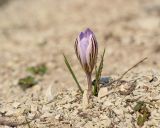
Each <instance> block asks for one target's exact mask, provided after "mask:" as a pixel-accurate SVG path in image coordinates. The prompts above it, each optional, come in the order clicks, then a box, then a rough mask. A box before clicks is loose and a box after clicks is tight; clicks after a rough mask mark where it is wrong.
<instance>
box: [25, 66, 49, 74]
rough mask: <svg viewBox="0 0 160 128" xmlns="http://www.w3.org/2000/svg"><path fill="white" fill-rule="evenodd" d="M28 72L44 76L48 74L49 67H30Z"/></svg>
mask: <svg viewBox="0 0 160 128" xmlns="http://www.w3.org/2000/svg"><path fill="white" fill-rule="evenodd" d="M27 71H29V72H31V73H32V74H34V75H44V74H45V73H46V72H47V67H46V65H45V64H41V65H37V66H32V67H28V68H27Z"/></svg>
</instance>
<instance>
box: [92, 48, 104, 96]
mask: <svg viewBox="0 0 160 128" xmlns="http://www.w3.org/2000/svg"><path fill="white" fill-rule="evenodd" d="M104 55H105V49H104V51H103V54H102V56H101V61H100V64H99V67H98V69H97V67H95V70H96V84H95V85H94V92H93V93H94V95H95V96H98V92H99V81H100V78H101V73H102V69H103V61H104Z"/></svg>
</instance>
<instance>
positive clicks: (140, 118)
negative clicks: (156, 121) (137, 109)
mask: <svg viewBox="0 0 160 128" xmlns="http://www.w3.org/2000/svg"><path fill="white" fill-rule="evenodd" d="M144 122H145V119H144V117H143V116H141V115H139V116H138V119H137V125H139V126H143V125H144Z"/></svg>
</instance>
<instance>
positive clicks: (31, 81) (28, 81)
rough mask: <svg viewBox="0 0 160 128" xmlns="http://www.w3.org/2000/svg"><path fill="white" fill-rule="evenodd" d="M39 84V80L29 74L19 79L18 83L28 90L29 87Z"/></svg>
mask: <svg viewBox="0 0 160 128" xmlns="http://www.w3.org/2000/svg"><path fill="white" fill-rule="evenodd" d="M36 84H37V81H36V80H35V78H34V77H32V76H27V77H24V78H21V79H19V81H18V85H19V86H20V87H21V88H22V89H23V90H26V89H27V88H30V87H32V86H34V85H36Z"/></svg>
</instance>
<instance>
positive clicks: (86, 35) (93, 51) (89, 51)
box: [75, 28, 98, 96]
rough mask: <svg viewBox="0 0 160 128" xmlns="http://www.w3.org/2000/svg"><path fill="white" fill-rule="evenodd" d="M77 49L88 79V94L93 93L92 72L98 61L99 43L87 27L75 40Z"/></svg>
mask: <svg viewBox="0 0 160 128" xmlns="http://www.w3.org/2000/svg"><path fill="white" fill-rule="evenodd" d="M75 51H76V55H77V58H78V59H79V61H80V64H81V66H82V68H83V70H84V71H85V73H86V76H87V80H88V95H89V96H91V95H92V80H91V74H92V71H93V68H94V66H95V64H96V61H97V54H98V44H97V41H96V37H95V35H94V33H93V32H92V31H91V30H90V29H89V28H87V29H86V30H85V31H84V32H81V33H80V34H79V36H78V37H77V39H76V41H75Z"/></svg>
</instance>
